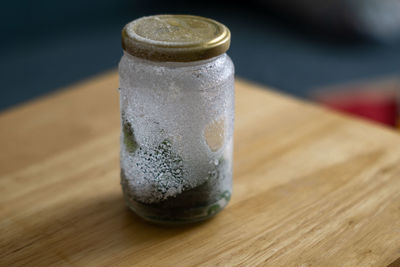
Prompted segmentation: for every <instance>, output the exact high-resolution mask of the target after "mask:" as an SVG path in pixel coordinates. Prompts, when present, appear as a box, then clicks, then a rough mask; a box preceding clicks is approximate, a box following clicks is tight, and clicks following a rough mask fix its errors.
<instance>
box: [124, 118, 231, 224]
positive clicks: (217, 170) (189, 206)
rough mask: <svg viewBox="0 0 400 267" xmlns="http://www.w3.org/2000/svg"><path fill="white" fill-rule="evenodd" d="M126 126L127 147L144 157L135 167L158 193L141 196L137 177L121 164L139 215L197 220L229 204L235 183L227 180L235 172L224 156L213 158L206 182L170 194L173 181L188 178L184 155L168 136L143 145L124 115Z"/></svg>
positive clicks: (132, 205)
mask: <svg viewBox="0 0 400 267" xmlns="http://www.w3.org/2000/svg"><path fill="white" fill-rule="evenodd" d="M122 127H123V128H122V130H123V141H124V145H125V149H126V151H127V152H128V153H130V154H132V155H135V157H137V158H138V159H140V160H138V162H136V163H135V166H134V168H137V169H138V170H140V172H141V173H142V174H143V175H144V179H145V180H146V181H147V182H148V183H150V184H151V185H152V187H153V188H154V195H152V196H148V198H147V199H143V198H141V200H139V199H138V198H137V197H136V195H135V192H137V190H140V189H139V188H134V187H133V185H132V184H130V183H129V180H134V179H135V177H127V174H126V171H125V170H124V169H123V168H121V185H122V190H123V193H124V196H125V199H126V202H127V205H128V206H129V207H130V208H131V209H132V210H133V211H134V212H135V213H137V214H138V215H139V216H141V217H143V218H145V219H147V220H151V221H155V222H160V223H185V222H195V221H200V220H204V219H207V218H209V217H211V216H213V215H215V214H216V213H218V212H219V211H220V210H222V208H224V207H225V206H226V205H227V203H228V202H229V200H230V195H231V184H230V183H226V182H227V181H230V180H231V177H230V176H231V172H230V167H229V166H228V162H227V161H226V160H225V159H224V158H223V157H222V158H220V159H219V160H217V161H216V162H215V163H214V162H213V161H210V162H212V163H210V165H209V167H207V168H205V170H204V174H203V175H202V177H206V178H207V179H206V180H205V182H203V183H201V184H199V185H197V186H195V187H192V188H183V189H182V191H181V193H178V194H176V195H175V196H168V197H167V196H166V195H165V194H166V192H167V191H168V189H169V187H170V186H171V185H170V184H171V182H172V183H173V184H174V185H175V186H176V185H177V184H182V183H183V181H184V180H185V179H184V176H185V174H184V171H183V161H182V159H181V157H180V156H179V155H176V154H175V153H173V151H172V144H171V142H170V141H169V140H168V139H165V140H164V141H163V142H161V143H160V144H159V145H158V146H156V147H155V148H151V149H149V148H144V147H141V146H139V145H138V143H137V142H136V139H135V135H134V131H133V128H132V126H131V124H130V123H129V122H128V121H127V120H126V119H125V118H124V116H123V125H122ZM132 167H133V166H132ZM161 174H162V176H163V177H166V176H167V178H166V179H167V180H168V181H169V182H165V181H163V180H160V179H158V178H156V177H159V176H160V175H161ZM164 180H165V178H164ZM160 199H163V200H160Z"/></svg>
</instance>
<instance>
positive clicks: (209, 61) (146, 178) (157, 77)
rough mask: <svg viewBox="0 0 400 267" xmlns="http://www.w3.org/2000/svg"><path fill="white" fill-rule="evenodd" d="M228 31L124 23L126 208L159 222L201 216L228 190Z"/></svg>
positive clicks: (165, 19)
mask: <svg viewBox="0 0 400 267" xmlns="http://www.w3.org/2000/svg"><path fill="white" fill-rule="evenodd" d="M229 44H230V32H229V30H228V29H227V28H226V27H225V26H224V25H222V24H220V23H218V22H216V21H214V20H211V19H207V18H203V17H197V16H186V15H157V16H150V17H143V18H140V19H137V20H135V21H133V22H131V23H129V24H127V25H126V26H125V27H124V29H123V31H122V47H123V49H124V55H123V57H122V59H121V61H120V63H119V75H120V105H121V129H122V130H121V184H122V190H123V194H124V197H125V200H126V203H127V205H128V206H129V207H130V208H131V209H132V210H133V211H134V212H135V213H136V214H138V215H139V216H141V217H143V218H145V219H147V220H150V221H154V222H160V223H187V222H195V221H200V220H204V219H207V218H209V217H211V216H213V215H215V214H216V213H218V212H219V211H220V210H222V209H223V208H224V207H225V206H226V205H227V203H228V202H229V199H230V197H231V193H232V149H233V147H232V145H233V122H234V66H233V63H232V61H231V59H230V58H229V57H228V55H227V54H226V53H225V52H226V51H227V50H228V48H229Z"/></svg>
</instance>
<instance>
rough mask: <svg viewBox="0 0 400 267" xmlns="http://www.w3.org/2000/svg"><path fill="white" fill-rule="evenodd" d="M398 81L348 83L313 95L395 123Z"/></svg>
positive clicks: (335, 106)
mask: <svg viewBox="0 0 400 267" xmlns="http://www.w3.org/2000/svg"><path fill="white" fill-rule="evenodd" d="M399 92H400V83H399V81H397V80H396V81H394V80H391V81H390V82H388V81H386V82H375V83H366V84H359V85H356V86H355V85H354V84H353V85H347V86H346V85H345V86H341V87H335V88H331V89H328V90H326V89H325V90H321V91H319V92H317V93H315V94H314V98H315V99H316V100H317V101H318V102H320V103H322V104H324V105H326V106H328V107H331V108H333V109H335V110H340V111H343V112H346V113H350V114H353V115H357V116H360V117H363V118H367V119H369V120H372V121H375V122H379V123H382V124H386V125H389V126H392V127H396V125H397V122H398V120H399V113H398V112H399V110H400V103H399V99H398V94H399Z"/></svg>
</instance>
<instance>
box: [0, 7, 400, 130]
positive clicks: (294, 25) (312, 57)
mask: <svg viewBox="0 0 400 267" xmlns="http://www.w3.org/2000/svg"><path fill="white" fill-rule="evenodd" d="M1 5H2V8H1V9H0V20H1V24H0V25H1V26H0V27H1V32H2V34H1V35H0V38H1V42H0V58H1V61H0V70H1V71H0V80H1V87H2V90H1V93H0V94H1V95H0V110H4V109H6V108H9V107H12V106H14V105H17V104H19V103H22V102H23V101H26V100H29V99H32V98H35V97H38V96H41V95H43V94H46V93H48V92H51V91H53V90H57V89H59V88H61V87H64V86H67V85H70V84H72V83H74V82H77V81H80V80H83V79H85V78H89V77H91V76H93V75H96V74H100V73H102V72H104V71H107V70H111V69H115V68H116V67H117V64H118V61H119V59H120V57H121V55H122V49H121V45H120V32H121V29H122V27H123V26H124V25H125V24H126V23H128V22H129V21H131V20H133V19H135V18H138V17H141V16H145V15H152V14H162V13H184V14H193V15H201V16H206V17H210V18H213V19H216V20H218V21H220V22H222V23H224V24H226V25H227V26H228V27H229V28H230V30H231V32H232V46H231V49H230V50H229V55H230V56H231V58H232V59H233V61H234V63H235V66H236V74H237V75H238V76H239V77H243V78H245V79H248V80H252V81H255V82H258V83H261V84H264V85H267V86H270V87H274V88H277V89H278V90H280V91H282V92H285V93H288V94H292V95H295V96H297V97H301V98H308V99H311V100H314V101H317V102H319V103H322V104H324V105H327V106H330V107H333V108H335V109H339V110H344V111H346V112H350V113H352V114H358V115H360V116H364V117H367V118H370V119H373V120H375V121H379V122H382V123H385V124H387V125H391V126H395V125H396V124H397V123H398V114H399V113H398V110H399V102H398V99H399V98H398V95H399V92H400V85H399V73H400V0H325V1H312V0H291V1H289V0H249V1H243V2H239V3H238V4H234V3H233V1H209V0H203V1H196V2H189V1H180V0H171V1H161V0H147V1H143V0H142V1H140V0H114V1H106V0H96V1H95V0H86V1H84V0H81V1H78V0H70V1H67V2H62V1H61V2H59V1H50V0H42V1H28V0H20V1H6V2H3V3H2V4H1Z"/></svg>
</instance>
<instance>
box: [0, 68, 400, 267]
mask: <svg viewBox="0 0 400 267" xmlns="http://www.w3.org/2000/svg"><path fill="white" fill-rule="evenodd" d="M117 86H118V79H117V75H116V73H114V72H111V73H107V74H104V75H102V76H100V77H96V78H95V79H92V80H90V81H87V82H84V83H81V84H78V85H75V86H73V87H70V88H67V89H64V90H62V91H60V92H58V93H55V94H53V95H50V96H48V97H45V98H42V99H39V100H36V101H33V102H31V103H28V104H25V105H23V106H20V107H17V108H14V109H11V110H9V111H6V112H3V113H2V114H0V129H1V131H0V140H1V141H0V142H1V143H0V144H1V150H0V237H1V238H0V265H1V266H49V265H67V266H110V265H111V266H131V265H133V264H135V265H139V266H177V265H179V266H197V265H207V266H209V265H223V266H231V265H246V266H255V265H261V266H266V265H270V266H282V265H288V266H300V265H301V266H385V265H388V264H390V263H395V262H396V260H397V259H398V258H400V190H399V189H400V136H399V135H398V134H396V133H394V132H392V131H390V130H388V129H385V128H382V127H378V126H376V125H373V124H369V123H366V122H363V121H360V120H355V119H351V118H347V117H345V116H343V115H340V114H335V113H332V112H330V111H326V110H323V109H322V108H319V107H316V106H313V105H311V104H308V103H305V102H301V101H298V100H294V99H291V98H290V97H287V96H282V95H280V94H278V93H274V92H272V91H269V90H260V88H259V87H258V86H256V85H253V84H250V83H247V82H243V81H238V82H237V83H236V88H237V90H236V92H237V101H236V102H237V104H236V107H237V115H236V129H235V156H234V194H233V198H232V200H231V203H230V204H229V205H228V207H227V208H226V209H225V210H224V211H223V212H221V213H220V214H219V215H218V216H216V217H215V218H214V219H211V220H209V221H206V222H204V223H199V224H195V225H190V226H184V227H162V226H157V225H152V224H149V223H146V222H143V221H142V220H141V219H139V218H138V217H137V216H135V215H134V214H133V213H131V212H130V211H129V210H128V209H127V208H126V207H125V206H124V203H123V200H122V195H121V191H120V186H119V163H118V161H119V145H118V142H119V109H118V92H117V89H116V88H117ZM397 261H398V260H397Z"/></svg>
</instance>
